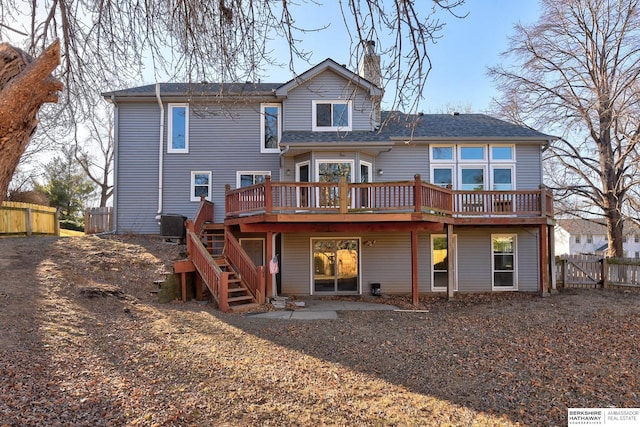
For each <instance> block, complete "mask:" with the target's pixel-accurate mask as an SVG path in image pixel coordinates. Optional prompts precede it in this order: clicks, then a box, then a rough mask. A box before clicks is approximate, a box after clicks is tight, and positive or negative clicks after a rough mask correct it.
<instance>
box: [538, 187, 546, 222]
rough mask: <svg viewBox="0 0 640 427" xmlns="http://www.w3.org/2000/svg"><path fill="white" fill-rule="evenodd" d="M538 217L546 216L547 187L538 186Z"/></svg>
mask: <svg viewBox="0 0 640 427" xmlns="http://www.w3.org/2000/svg"><path fill="white" fill-rule="evenodd" d="M540 216H541V217H546V216H547V187H545V185H544V184H541V185H540Z"/></svg>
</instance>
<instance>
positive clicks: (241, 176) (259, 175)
mask: <svg viewBox="0 0 640 427" xmlns="http://www.w3.org/2000/svg"><path fill="white" fill-rule="evenodd" d="M267 175H268V176H271V171H257V172H242V171H239V172H236V188H242V187H248V186H250V185H254V184H261V183H263V182H264V181H265V178H266V177H267Z"/></svg>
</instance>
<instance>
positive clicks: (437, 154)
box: [430, 145, 456, 163]
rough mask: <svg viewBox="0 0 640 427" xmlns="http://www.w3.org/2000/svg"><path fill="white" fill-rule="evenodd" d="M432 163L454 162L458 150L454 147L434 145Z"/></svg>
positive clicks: (432, 147)
mask: <svg viewBox="0 0 640 427" xmlns="http://www.w3.org/2000/svg"><path fill="white" fill-rule="evenodd" d="M430 148H431V161H432V162H446V163H451V162H454V161H455V160H456V159H455V155H456V150H455V147H454V146H453V145H432V146H431V147H430Z"/></svg>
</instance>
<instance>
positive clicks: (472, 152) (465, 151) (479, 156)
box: [460, 145, 486, 161]
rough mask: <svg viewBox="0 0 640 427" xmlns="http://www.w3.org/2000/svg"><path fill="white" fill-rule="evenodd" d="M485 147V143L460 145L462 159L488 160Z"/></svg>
mask: <svg viewBox="0 0 640 427" xmlns="http://www.w3.org/2000/svg"><path fill="white" fill-rule="evenodd" d="M484 149H485V146H484V145H478V146H476V145H474V146H461V147H460V161H467V160H471V161H477V160H486V158H485V151H484Z"/></svg>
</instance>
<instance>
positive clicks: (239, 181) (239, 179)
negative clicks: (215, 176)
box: [236, 171, 271, 188]
mask: <svg viewBox="0 0 640 427" xmlns="http://www.w3.org/2000/svg"><path fill="white" fill-rule="evenodd" d="M242 175H253V176H254V181H255V176H256V175H265V176H267V175H268V176H271V171H236V188H242V187H240V185H241V184H242ZM253 185H255V183H254V184H253Z"/></svg>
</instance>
